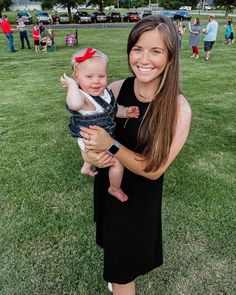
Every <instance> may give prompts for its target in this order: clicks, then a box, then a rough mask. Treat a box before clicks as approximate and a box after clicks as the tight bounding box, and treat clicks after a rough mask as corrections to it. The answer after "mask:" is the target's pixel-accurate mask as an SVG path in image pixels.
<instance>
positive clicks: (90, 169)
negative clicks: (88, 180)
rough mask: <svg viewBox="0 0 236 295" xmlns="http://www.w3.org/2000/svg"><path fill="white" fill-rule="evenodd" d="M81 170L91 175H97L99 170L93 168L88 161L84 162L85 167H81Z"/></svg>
mask: <svg viewBox="0 0 236 295" xmlns="http://www.w3.org/2000/svg"><path fill="white" fill-rule="evenodd" d="M80 172H81V173H82V174H87V175H90V176H95V175H97V172H96V171H93V170H92V165H90V164H89V163H87V162H84V165H83V167H82V168H81V170H80Z"/></svg>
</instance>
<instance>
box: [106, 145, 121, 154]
mask: <svg viewBox="0 0 236 295" xmlns="http://www.w3.org/2000/svg"><path fill="white" fill-rule="evenodd" d="M118 151H119V148H118V147H117V146H116V145H114V144H113V145H112V146H111V147H110V148H109V150H108V152H109V153H111V154H112V155H115V154H116V153H117V152H118Z"/></svg>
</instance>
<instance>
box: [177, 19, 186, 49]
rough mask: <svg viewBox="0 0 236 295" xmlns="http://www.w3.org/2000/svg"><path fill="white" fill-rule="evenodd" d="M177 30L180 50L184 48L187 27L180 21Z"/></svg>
mask: <svg viewBox="0 0 236 295" xmlns="http://www.w3.org/2000/svg"><path fill="white" fill-rule="evenodd" d="M176 30H177V33H178V37H179V49H180V48H181V46H182V37H183V35H184V33H185V26H184V25H183V23H182V22H180V21H179V20H177V21H176Z"/></svg>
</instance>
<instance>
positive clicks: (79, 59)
mask: <svg viewBox="0 0 236 295" xmlns="http://www.w3.org/2000/svg"><path fill="white" fill-rule="evenodd" d="M95 53H96V50H93V49H92V48H87V50H86V51H85V54H84V55H82V56H76V58H75V61H76V62H82V61H85V60H86V59H88V58H90V57H92V56H93V55H94V54H95Z"/></svg>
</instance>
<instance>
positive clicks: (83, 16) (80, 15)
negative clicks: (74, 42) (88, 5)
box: [73, 11, 92, 24]
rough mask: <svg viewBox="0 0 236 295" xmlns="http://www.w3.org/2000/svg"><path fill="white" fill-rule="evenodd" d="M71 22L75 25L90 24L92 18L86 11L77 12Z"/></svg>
mask: <svg viewBox="0 0 236 295" xmlns="http://www.w3.org/2000/svg"><path fill="white" fill-rule="evenodd" d="M73 21H74V22H75V23H79V24H82V23H91V22H92V18H91V15H90V14H88V12H87V11H77V12H76V13H75V14H74V15H73Z"/></svg>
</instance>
